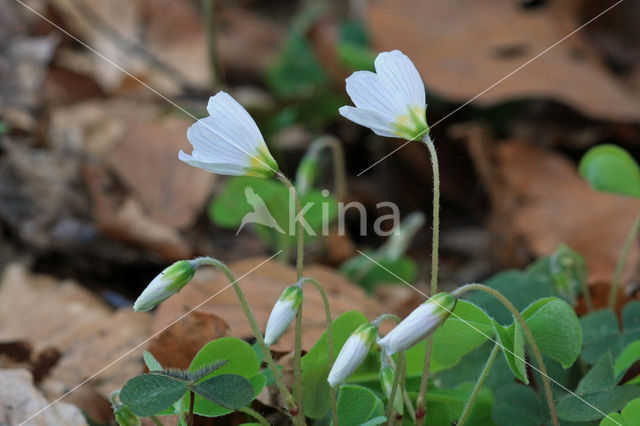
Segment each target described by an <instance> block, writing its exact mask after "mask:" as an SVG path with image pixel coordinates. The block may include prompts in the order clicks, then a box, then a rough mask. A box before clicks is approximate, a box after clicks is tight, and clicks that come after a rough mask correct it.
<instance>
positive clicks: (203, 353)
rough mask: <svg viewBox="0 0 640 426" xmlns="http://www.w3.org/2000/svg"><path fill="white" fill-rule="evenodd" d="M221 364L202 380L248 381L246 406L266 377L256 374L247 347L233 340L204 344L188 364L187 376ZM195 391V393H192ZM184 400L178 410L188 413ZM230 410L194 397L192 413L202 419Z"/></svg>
mask: <svg viewBox="0 0 640 426" xmlns="http://www.w3.org/2000/svg"><path fill="white" fill-rule="evenodd" d="M221 360H228V362H227V363H226V364H224V365H222V366H221V367H220V368H218V369H216V370H215V371H213V372H211V373H209V374H208V375H206V376H204V378H206V379H210V378H212V377H217V376H221V375H229V374H234V375H238V376H242V377H244V378H245V379H247V380H248V382H249V383H250V384H251V386H252V387H253V394H252V395H251V394H250V396H251V398H250V399H249V402H250V401H251V400H253V399H254V398H255V397H256V396H257V395H258V394H259V393H260V391H261V390H262V388H263V387H264V384H265V382H266V377H265V376H264V375H263V374H260V362H259V361H258V357H257V356H256V353H255V351H254V350H253V349H252V348H251V346H250V345H249V344H248V343H247V342H244V341H243V340H240V339H238V338H236V337H223V338H221V339H216V340H214V341H212V342H209V343H207V344H206V345H204V346H203V347H202V349H200V351H199V352H198V353H197V354H196V356H195V357H194V358H193V360H192V361H191V365H190V366H189V372H192V373H195V372H197V371H199V370H200V371H201V369H202V368H203V367H206V366H209V365H212V364H214V363H217V362H219V361H221ZM194 391H195V389H194ZM188 404H189V401H188V398H183V400H182V409H183V410H188V408H189V405H188ZM231 411H232V410H231V409H229V408H227V407H224V406H222V405H220V404H216V403H214V402H211V401H208V400H207V399H205V398H204V397H203V396H202V394H200V395H196V398H195V406H194V412H195V413H196V414H200V415H202V416H207V417H217V416H222V415H224V414H228V413H230V412H231Z"/></svg>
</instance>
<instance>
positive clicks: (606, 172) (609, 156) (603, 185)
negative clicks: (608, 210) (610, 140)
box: [580, 144, 640, 198]
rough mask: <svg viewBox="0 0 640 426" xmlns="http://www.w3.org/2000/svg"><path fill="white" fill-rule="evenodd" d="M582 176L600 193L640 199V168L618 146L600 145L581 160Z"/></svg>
mask: <svg viewBox="0 0 640 426" xmlns="http://www.w3.org/2000/svg"><path fill="white" fill-rule="evenodd" d="M580 174H581V175H582V176H583V177H584V178H585V179H586V180H587V181H589V183H590V184H591V186H593V187H594V188H595V189H597V190H598V191H605V192H613V193H616V194H622V195H629V196H631V197H636V198H639V197H640V168H638V163H636V161H635V160H634V159H633V157H631V155H629V153H628V152H627V151H626V150H624V149H622V148H620V147H619V146H616V145H608V144H607V145H598V146H595V147H593V148H591V149H590V150H589V151H587V153H586V154H585V155H584V157H582V160H580Z"/></svg>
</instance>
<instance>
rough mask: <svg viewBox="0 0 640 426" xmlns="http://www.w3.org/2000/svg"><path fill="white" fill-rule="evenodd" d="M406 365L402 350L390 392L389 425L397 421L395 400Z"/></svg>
mask: <svg viewBox="0 0 640 426" xmlns="http://www.w3.org/2000/svg"><path fill="white" fill-rule="evenodd" d="M404 367H405V355H404V352H400V353H399V354H398V364H397V365H396V368H395V371H394V375H393V384H392V385H391V393H390V394H389V405H388V406H387V420H388V422H389V425H392V424H393V423H395V418H394V417H393V415H394V410H393V402H394V401H395V400H396V393H398V386H400V383H401V382H402V375H403V371H404Z"/></svg>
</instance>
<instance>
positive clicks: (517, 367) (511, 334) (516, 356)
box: [493, 319, 529, 384]
mask: <svg viewBox="0 0 640 426" xmlns="http://www.w3.org/2000/svg"><path fill="white" fill-rule="evenodd" d="M493 327H494V329H495V332H496V337H497V338H498V342H499V343H500V345H501V346H502V348H501V349H502V353H503V354H504V357H505V360H506V361H507V364H508V365H509V368H510V369H511V372H512V373H513V375H514V376H516V377H517V378H518V379H519V380H520V381H522V382H524V383H525V384H529V379H528V378H527V367H526V364H525V361H524V357H525V354H524V339H523V337H522V328H521V327H520V324H518V323H517V322H516V321H515V319H514V323H513V327H509V328H504V327H502V326H501V325H500V324H498V323H497V322H496V321H494V322H493Z"/></svg>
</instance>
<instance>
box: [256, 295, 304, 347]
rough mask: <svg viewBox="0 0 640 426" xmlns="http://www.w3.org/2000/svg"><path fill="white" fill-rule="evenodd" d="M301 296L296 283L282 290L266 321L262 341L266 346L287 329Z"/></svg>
mask: <svg viewBox="0 0 640 426" xmlns="http://www.w3.org/2000/svg"><path fill="white" fill-rule="evenodd" d="M302 298H303V295H302V289H301V288H300V287H299V286H297V285H292V286H291V287H287V288H286V289H285V290H284V292H283V293H282V295H281V296H280V298H279V299H278V301H277V302H276V304H275V305H274V307H273V310H271V315H269V321H267V329H266V331H265V332H264V343H265V344H266V345H267V346H271V345H273V344H274V343H275V342H277V341H278V339H279V338H280V337H281V336H282V335H283V334H284V332H285V331H287V328H288V327H289V324H291V321H293V319H294V318H295V317H296V314H297V313H298V310H299V309H300V305H302Z"/></svg>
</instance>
